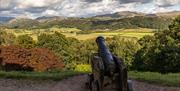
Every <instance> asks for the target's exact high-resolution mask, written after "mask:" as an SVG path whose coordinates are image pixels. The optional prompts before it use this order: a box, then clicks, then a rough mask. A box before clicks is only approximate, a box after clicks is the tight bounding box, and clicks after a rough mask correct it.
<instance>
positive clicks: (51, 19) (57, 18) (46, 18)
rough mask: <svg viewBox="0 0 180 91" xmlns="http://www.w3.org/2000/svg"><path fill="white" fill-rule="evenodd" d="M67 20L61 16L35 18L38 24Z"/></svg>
mask: <svg viewBox="0 0 180 91" xmlns="http://www.w3.org/2000/svg"><path fill="white" fill-rule="evenodd" d="M64 19H67V17H63V16H42V17H38V18H36V20H37V21H39V22H50V21H58V20H59V21H61V20H64Z"/></svg>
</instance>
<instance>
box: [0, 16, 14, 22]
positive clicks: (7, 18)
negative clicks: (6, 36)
mask: <svg viewBox="0 0 180 91" xmlns="http://www.w3.org/2000/svg"><path fill="white" fill-rule="evenodd" d="M12 19H14V17H1V16H0V23H6V22H8V21H10V20H12Z"/></svg>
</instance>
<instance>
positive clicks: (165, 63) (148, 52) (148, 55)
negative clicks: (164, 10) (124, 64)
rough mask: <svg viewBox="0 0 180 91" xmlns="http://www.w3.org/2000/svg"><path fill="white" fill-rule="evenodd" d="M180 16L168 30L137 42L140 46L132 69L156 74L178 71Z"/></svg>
mask: <svg viewBox="0 0 180 91" xmlns="http://www.w3.org/2000/svg"><path fill="white" fill-rule="evenodd" d="M179 26H180V16H178V17H177V18H176V19H175V20H174V23H173V24H172V25H170V26H169V30H164V31H160V32H157V33H155V34H154V36H146V37H144V38H142V39H140V40H139V43H140V44H141V46H142V49H140V50H139V51H138V52H137V53H136V57H135V61H134V68H135V69H137V70H149V71H158V72H179V71H180V31H179V30H180V27H179Z"/></svg>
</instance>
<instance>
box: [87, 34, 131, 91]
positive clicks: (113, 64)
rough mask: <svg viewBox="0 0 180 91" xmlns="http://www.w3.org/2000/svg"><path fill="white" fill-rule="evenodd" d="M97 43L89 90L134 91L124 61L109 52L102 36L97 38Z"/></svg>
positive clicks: (92, 61) (92, 58) (92, 60)
mask: <svg viewBox="0 0 180 91" xmlns="http://www.w3.org/2000/svg"><path fill="white" fill-rule="evenodd" d="M96 43H97V46H98V53H93V54H92V57H91V67H92V74H89V79H88V83H87V85H88V88H89V89H90V90H91V91H132V82H131V81H130V80H128V78H127V67H126V66H125V65H124V63H123V60H122V59H121V58H118V57H117V56H115V55H113V54H112V53H111V52H110V51H109V49H108V48H107V46H106V44H105V39H104V38H103V37H102V36H99V37H97V39H96Z"/></svg>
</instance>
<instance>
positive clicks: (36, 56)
mask: <svg viewBox="0 0 180 91" xmlns="http://www.w3.org/2000/svg"><path fill="white" fill-rule="evenodd" d="M0 65H1V68H2V69H4V70H8V71H11V70H25V71H37V72H42V71H49V70H52V69H57V70H60V69H62V68H63V67H64V65H63V63H62V61H60V60H58V58H57V57H56V56H55V54H54V53H53V52H51V51H50V50H48V49H45V48H32V49H26V48H21V47H19V46H14V45H10V46H0Z"/></svg>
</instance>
